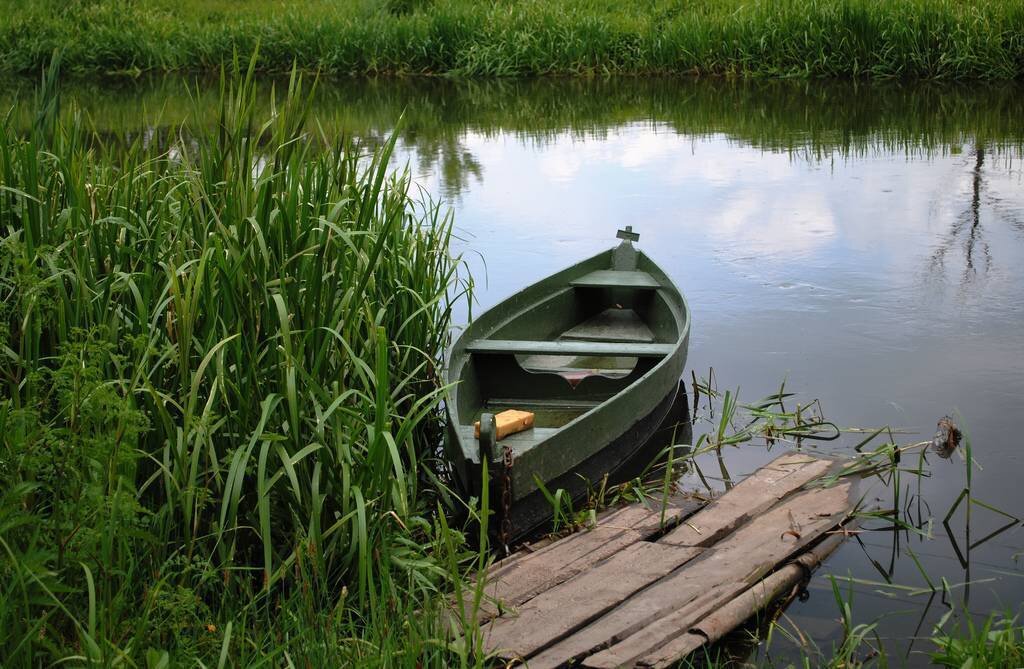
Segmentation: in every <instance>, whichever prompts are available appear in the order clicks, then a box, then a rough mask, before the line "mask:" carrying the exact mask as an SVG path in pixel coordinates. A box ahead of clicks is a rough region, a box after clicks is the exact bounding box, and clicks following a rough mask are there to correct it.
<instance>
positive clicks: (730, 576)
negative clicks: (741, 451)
mask: <svg viewBox="0 0 1024 669" xmlns="http://www.w3.org/2000/svg"><path fill="white" fill-rule="evenodd" d="M836 466H837V463H835V462H834V461H833V460H829V459H823V458H818V457H814V456H809V455H806V454H803V453H787V454H786V455H783V456H781V457H779V458H776V459H775V460H774V461H772V462H771V463H769V464H767V465H765V466H764V467H762V468H760V469H758V470H757V471H756V472H754V473H753V474H752V475H750V476H749V477H748V478H746V479H745V480H744V481H743V482H741V483H739V484H738V485H736V486H735V487H734V488H732V489H731V490H730V491H728V492H726V493H725V494H723V495H722V496H720V497H719V498H717V499H716V500H714V501H712V502H711V503H709V504H707V505H706V506H705V505H701V504H699V503H695V502H689V503H687V502H679V501H676V502H674V503H673V504H671V505H670V506H668V507H667V508H665V509H662V508H660V505H658V507H659V508H647V507H644V506H642V505H639V504H635V505H632V506H628V507H625V508H622V509H619V510H617V511H615V512H613V513H611V514H608V515H606V516H604V517H603V518H601V519H600V520H599V522H598V523H597V525H596V526H595V527H593V528H592V529H589V530H585V531H581V532H578V533H576V534H573V535H570V536H568V537H565V538H563V539H560V540H558V541H555V542H553V543H550V544H548V545H546V546H544V547H542V548H540V549H537V550H536V551H534V552H529V553H527V552H521V553H519V554H515V555H513V556H511V557H510V558H508V559H507V560H504V561H502V562H500V563H498V564H496V565H494V566H493V567H492V568H491V570H490V571H489V573H488V577H487V578H488V582H487V585H486V589H485V592H486V597H485V602H484V605H483V610H482V611H480V612H479V613H478V618H477V621H478V622H479V624H480V625H481V627H482V630H481V631H482V636H483V644H484V650H485V652H486V653H487V654H488V655H493V656H497V657H500V658H502V659H504V660H507V661H512V662H516V661H520V662H525V663H526V664H527V665H528V666H529V668H530V669H543V668H545V667H559V666H563V665H566V664H568V663H575V665H581V666H584V667H591V668H599V667H600V668H607V667H664V666H671V665H672V664H673V663H675V662H676V661H678V660H679V659H681V658H683V657H685V656H686V655H688V654H689V653H692V652H693V651H695V650H697V649H699V648H700V647H702V646H704V645H705V644H708V643H710V642H713V641H715V640H717V639H718V638H720V637H721V636H722V635H723V634H724V633H725V632H728V631H729V630H731V629H733V628H734V627H736V626H738V625H740V624H741V623H743V622H744V620H746V619H747V618H748V617H749V616H750V615H751V614H753V613H754V612H756V611H757V610H759V609H760V608H763V607H764V606H766V605H767V604H769V603H770V602H771V601H773V600H775V599H777V598H778V597H779V596H781V595H785V594H787V593H789V592H791V591H793V590H794V587H799V585H800V584H801V583H802V582H803V581H805V580H806V579H807V578H808V577H809V576H810V570H811V569H813V567H814V566H816V565H817V564H818V563H820V562H821V560H822V559H824V557H825V556H826V555H827V554H828V553H830V552H831V551H832V550H834V549H835V548H836V547H837V546H838V545H839V544H840V543H841V542H842V540H843V538H844V536H845V533H844V530H843V525H844V524H845V523H846V522H847V521H848V519H849V517H850V514H851V512H852V510H853V507H854V505H855V502H856V499H855V498H854V495H853V488H854V486H855V485H856V482H855V481H852V480H849V479H836V478H835V477H831V479H832V481H831V482H832V485H831V486H828V487H826V486H823V485H821V484H820V479H821V478H822V477H823V476H824V475H826V474H828V473H830V472H832V471H834V470H835V467H836Z"/></svg>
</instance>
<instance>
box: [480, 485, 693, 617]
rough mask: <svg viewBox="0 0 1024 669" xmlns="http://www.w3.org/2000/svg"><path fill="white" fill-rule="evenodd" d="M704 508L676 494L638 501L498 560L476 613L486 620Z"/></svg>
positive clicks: (489, 575)
mask: <svg viewBox="0 0 1024 669" xmlns="http://www.w3.org/2000/svg"><path fill="white" fill-rule="evenodd" d="M699 507H700V503H698V502H694V501H692V500H684V499H679V498H674V499H672V500H670V502H669V505H668V506H666V507H665V509H664V512H662V509H661V508H660V506H659V507H657V508H647V507H644V506H641V505H639V504H635V505H632V506H627V507H625V508H622V509H618V510H616V511H613V512H611V513H609V514H607V515H605V516H603V517H601V518H599V519H598V523H597V525H596V526H595V527H594V528H592V529H589V530H585V531H582V532H577V533H576V534H572V535H570V536H568V537H565V538H564V539H561V540H559V541H556V542H553V543H550V544H547V545H546V546H544V547H543V548H540V549H538V550H537V551H535V552H533V553H528V554H524V555H522V556H521V557H519V558H515V559H513V558H510V559H508V560H506V561H503V562H502V563H499V564H497V565H494V566H493V567H491V569H490V570H489V571H488V574H487V580H488V583H487V586H486V587H485V590H484V601H483V602H482V603H481V610H480V611H479V613H478V615H477V620H478V621H479V622H481V623H482V622H486V621H487V620H490V619H491V618H493V617H494V616H496V615H498V614H499V613H500V610H501V609H507V608H510V607H515V606H518V605H519V604H522V603H523V602H525V601H527V600H528V599H530V598H531V597H533V596H535V595H537V594H539V593H541V592H544V591H545V590H550V589H551V588H553V587H555V586H556V585H558V584H560V583H563V582H565V581H567V580H569V579H570V578H572V577H573V576H576V575H577V574H579V573H582V572H583V571H585V570H587V569H589V568H590V567H592V566H593V565H595V564H597V563H598V562H601V561H602V560H605V559H607V558H609V557H611V556H612V555H615V554H616V553H618V552H619V551H621V550H623V549H625V548H626V547H627V546H630V545H631V544H635V543H637V542H638V541H643V540H645V539H648V538H650V537H651V536H653V535H655V534H657V533H658V532H660V531H662V530H663V529H664V528H671V527H674V526H675V525H676V524H677V523H678V522H679V521H680V519H682V518H685V517H686V516H688V515H689V514H690V513H692V512H693V511H696V510H697V509H698V508H699Z"/></svg>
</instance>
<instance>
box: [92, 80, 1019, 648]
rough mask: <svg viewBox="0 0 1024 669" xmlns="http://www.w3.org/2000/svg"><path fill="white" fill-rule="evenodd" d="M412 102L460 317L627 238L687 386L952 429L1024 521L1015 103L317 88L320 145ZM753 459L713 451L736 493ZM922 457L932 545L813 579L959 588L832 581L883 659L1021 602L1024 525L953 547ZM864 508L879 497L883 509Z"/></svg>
mask: <svg viewBox="0 0 1024 669" xmlns="http://www.w3.org/2000/svg"><path fill="white" fill-rule="evenodd" d="M78 95H79V97H80V99H81V100H82V103H83V104H84V105H85V106H86V107H87V108H88V109H89V110H90V112H91V113H92V114H93V116H94V118H95V119H96V120H97V122H98V123H99V124H100V125H101V126H104V125H105V126H106V127H109V129H110V132H111V133H113V134H117V133H119V132H124V131H125V130H132V129H138V128H140V127H145V126H147V125H153V124H159V123H160V122H161V121H162V120H167V119H170V120H174V118H175V115H176V114H180V113H182V112H181V110H180V109H179V108H178V106H180V105H182V104H183V103H182V98H183V96H182V95H181V89H180V84H179V83H176V82H157V83H156V84H151V85H146V86H142V87H130V88H120V89H117V90H112V91H103V95H97V90H96V89H89V90H84V89H83V90H82V91H80V92H79V93H78ZM101 100H102V101H101ZM403 110H405V117H404V119H403V122H402V125H401V129H400V133H401V137H402V141H401V143H400V151H399V156H398V162H400V163H402V162H408V164H409V165H410V169H411V170H412V172H413V174H414V176H415V178H416V179H417V181H418V182H419V183H420V184H421V185H422V187H423V188H424V189H425V192H426V193H429V194H430V195H432V196H434V197H444V198H445V200H446V201H447V202H449V203H450V205H451V206H452V207H453V209H454V213H455V217H456V222H457V227H458V231H459V235H460V238H461V239H460V241H459V250H461V251H463V252H465V253H466V257H467V259H468V262H469V264H470V266H471V268H472V269H473V272H474V275H475V276H476V278H477V286H476V296H477V300H478V304H477V307H476V308H486V307H489V306H491V305H492V304H494V303H495V302H497V301H498V300H500V299H501V298H503V297H504V296H506V295H508V294H509V293H511V292H513V291H515V290H516V289H518V288H519V287H521V286H524V285H526V284H528V283H531V282H533V281H535V280H537V279H540V278H541V277H543V276H545V275H547V274H549V273H551V272H553V271H555V270H557V269H560V268H562V267H564V266H566V265H568V264H571V263H573V262H575V261H576V260H578V259H580V258H582V257H584V256H588V255H590V254H592V253H595V252H597V251H600V250H602V249H604V248H607V247H608V246H609V245H610V244H611V243H612V242H613V241H614V239H613V236H614V232H615V229H616V228H618V227H621V226H623V225H626V224H630V225H632V226H633V228H634V230H637V231H639V233H640V246H641V247H642V248H643V249H644V250H645V251H646V252H647V253H648V254H649V255H651V256H652V257H653V258H654V259H655V260H657V261H658V262H659V263H660V264H661V265H662V267H664V268H665V269H666V271H668V272H669V273H670V274H671V275H672V276H673V277H674V279H675V280H676V282H677V283H678V285H679V286H680V287H681V288H682V290H683V291H684V293H685V294H686V296H687V298H688V300H689V303H690V307H691V309H692V312H693V329H692V333H693V334H692V339H691V344H690V357H689V363H688V371H687V375H688V376H689V369H690V368H692V369H695V370H696V371H697V374H698V375H699V376H707V374H708V370H709V368H712V367H713V368H714V373H715V377H716V379H717V383H718V387H719V389H720V390H725V389H727V388H728V389H736V388H739V389H740V396H741V399H746V400H748V401H752V400H755V399H758V398H760V397H762V396H764V395H767V394H769V393H771V392H774V391H775V390H776V389H777V388H778V386H779V383H780V382H781V381H782V380H783V379H786V380H787V386H788V388H790V389H792V390H795V391H799V393H800V395H799V397H798V398H797V400H798V401H801V402H804V403H806V402H809V401H811V400H812V399H815V398H817V399H820V401H821V403H822V405H823V407H824V409H825V413H826V416H827V417H828V418H830V419H831V420H834V421H835V422H836V423H838V424H840V425H842V426H863V427H867V426H882V425H889V426H893V427H894V428H899V429H900V430H904V431H907V432H908V433H907V434H900V435H898V438H899V439H900V440H901V441H905V442H906V443H911V442H914V441H919V440H922V439H928V438H930V437H931V434H932V433H933V432H934V429H935V424H936V421H937V420H938V419H939V418H940V417H941V416H943V415H945V414H953V413H954V412H959V414H960V415H961V416H962V426H963V427H965V428H966V429H967V430H968V431H969V434H970V437H971V440H972V443H973V447H974V454H975V458H976V459H977V461H978V464H979V469H978V470H976V471H975V473H974V490H975V494H976V496H977V497H978V498H979V499H981V500H983V501H985V502H987V503H989V504H992V505H995V506H998V507H999V508H1001V509H1003V510H1005V511H1007V512H1009V513H1011V514H1017V515H1022V514H1024V504H1022V501H1024V493H1022V490H1024V480H1022V478H1024V477H1022V474H1024V440H1022V439H1021V432H1022V430H1021V422H1022V419H1024V411H1022V409H1024V399H1022V398H1024V170H1022V164H1021V159H1022V158H1024V151H1022V146H1024V121H1022V119H1024V89H1022V88H1021V87H1019V86H1017V87H1014V86H1009V87H1001V88H977V87H974V88H954V87H901V86H896V85H892V86H883V87H878V86H873V87H868V86H864V85H860V86H857V85H854V84H807V83H800V84H784V83H757V84H736V83H728V82H699V81H697V82H694V81H679V80H667V81H635V80H620V81H609V82H602V81H593V82H574V81H562V82H558V81H555V82H550V81H549V82H526V83H502V82H498V83H494V84H468V83H451V82H448V83H430V82H428V83H423V82H402V81H386V82H360V83H351V82H347V83H346V82H342V83H334V84H328V85H326V86H323V87H322V89H321V91H320V94H319V96H318V98H317V115H318V116H319V117H320V118H321V120H322V122H323V123H324V127H325V129H326V131H327V132H328V133H342V132H345V133H349V134H352V135H355V136H357V137H359V138H362V139H366V140H369V141H379V140H380V138H381V137H383V136H386V135H387V134H388V133H390V132H391V131H392V130H393V129H394V128H395V125H396V122H397V120H398V117H399V115H400V114H401V113H402V111H403ZM463 316H464V315H463ZM858 440H859V438H857V437H848V438H846V439H845V441H842V442H838V443H839V445H836V444H832V445H830V446H829V449H830V450H839V451H840V452H843V451H845V452H849V450H850V448H851V445H852V444H853V443H855V442H856V441H858ZM770 457H772V456H770V455H768V454H766V453H765V452H764V450H763V448H759V447H756V446H752V445H748V446H746V447H743V448H741V449H733V450H731V451H727V452H726V461H727V464H728V466H729V468H730V471H731V473H732V474H733V475H742V474H744V473H746V472H749V471H750V470H752V469H753V468H755V467H756V466H758V465H759V464H761V463H763V462H764V461H766V460H767V459H769V458H770ZM929 461H930V466H929V469H930V471H931V474H932V475H931V477H929V478H927V479H925V480H924V481H923V482H922V484H921V496H920V497H919V498H918V497H916V495H917V482H916V481H910V479H909V478H907V479H905V482H908V481H909V483H910V487H909V489H907V490H905V491H903V494H904V498H903V501H902V502H901V506H904V505H906V506H907V509H910V510H911V511H912V513H913V515H914V516H915V517H916V515H917V513H918V511H917V509H918V507H919V506H920V509H921V511H920V513H921V515H922V516H923V518H924V519H927V518H929V517H932V516H934V517H935V518H936V521H935V522H934V523H933V524H932V525H931V527H930V530H927V531H929V532H930V535H931V536H930V538H923V537H920V536H916V535H912V534H907V533H900V534H897V533H892V532H874V533H869V534H865V535H862V536H861V537H860V540H859V541H849V542H847V543H846V544H845V546H844V547H843V548H842V549H840V551H839V552H838V553H836V554H835V555H833V557H832V558H831V559H830V560H829V561H828V563H827V565H826V567H825V569H824V570H823V571H822V572H821V574H827V573H832V574H835V575H837V576H843V577H847V576H849V577H853V578H854V579H860V580H861V581H872V582H879V583H884V582H885V581H887V580H891V581H892V582H893V583H897V584H900V585H910V586H919V585H921V586H923V585H924V584H925V580H924V577H923V576H922V574H921V573H920V571H919V570H918V568H917V567H916V566H915V564H914V562H913V560H912V559H911V558H910V555H909V554H908V552H907V551H908V549H910V550H912V551H913V553H914V555H916V556H917V558H918V559H919V560H920V562H921V565H922V567H923V568H924V570H925V571H927V573H928V577H929V578H930V579H931V580H932V581H933V582H934V583H940V579H946V580H947V581H948V583H949V584H950V586H951V587H952V590H951V592H950V594H949V595H948V596H943V595H942V593H939V595H936V596H935V597H931V598H929V595H928V594H924V595H920V594H918V595H914V594H912V593H910V592H909V591H907V590H901V589H897V588H887V587H882V586H876V585H870V584H867V583H864V582H856V583H854V584H853V585H852V586H849V587H850V588H851V591H852V595H853V610H854V615H855V622H872V621H875V620H880V623H879V626H878V629H877V631H878V634H879V635H880V637H882V639H883V640H884V641H885V642H886V644H887V648H888V650H889V652H890V653H891V658H890V660H891V662H892V663H893V664H896V665H899V664H901V663H907V664H912V665H917V664H925V663H926V660H927V656H926V655H924V654H923V651H926V650H929V649H931V645H930V644H929V643H928V642H927V641H926V640H920V641H917V642H915V643H911V642H908V641H907V639H911V638H913V637H914V636H924V635H927V634H929V633H930V631H931V626H932V625H933V624H934V622H935V621H937V620H938V619H939V618H940V617H941V616H942V615H943V614H944V613H945V612H946V611H948V610H949V607H948V605H950V604H951V605H953V606H954V607H956V608H957V610H962V609H963V608H966V609H967V610H970V611H972V612H974V613H976V614H984V613H987V612H988V611H990V610H992V609H1000V610H1008V611H1017V610H1018V607H1019V606H1020V602H1021V600H1022V599H1024V529H1022V527H1021V525H1020V524H1019V523H1016V524H1011V525H1010V526H1009V527H1006V528H1005V529H1004V531H1003V532H1001V533H999V534H996V535H995V536H993V537H991V538H987V539H986V535H989V534H990V533H992V532H993V531H996V530H998V529H1000V528H1003V527H1004V526H1006V519H1005V518H1003V517H1000V516H998V515H996V514H994V513H992V512H989V511H987V510H986V509H984V508H980V507H976V508H975V509H974V511H973V512H972V520H971V526H970V528H969V535H968V533H967V528H966V526H965V519H964V515H963V509H962V508H961V510H960V511H958V512H957V514H956V515H955V516H954V517H953V519H952V520H951V521H950V523H949V529H948V530H947V528H945V527H944V526H943V524H942V523H941V519H942V517H943V516H944V515H945V513H946V510H947V509H948V508H949V507H950V505H951V504H952V502H953V501H954V500H955V498H956V496H957V495H958V494H959V493H960V491H961V490H962V488H963V487H964V485H965V468H964V462H963V459H962V458H960V457H959V456H954V457H953V458H952V459H951V460H941V459H939V458H937V457H935V456H934V455H933V456H931V457H930V458H929ZM716 469H717V466H716ZM684 483H685V484H688V485H696V481H695V480H694V481H689V480H687V481H684ZM876 496H878V497H880V498H882V504H883V506H884V505H885V504H889V505H891V492H890V491H885V490H876ZM983 539H984V540H983ZM980 540H983V541H980ZM972 542H973V543H974V545H973V546H972V545H971V544H972ZM845 587H847V586H845V585H844V588H845ZM837 618H838V611H837V608H836V604H835V601H834V600H833V598H832V593H831V586H830V584H829V581H828V579H827V578H825V577H824V576H822V575H819V576H818V577H816V578H815V580H814V582H813V584H812V587H811V596H810V598H809V600H808V601H806V602H802V603H795V604H794V605H792V606H791V607H790V608H789V609H788V610H787V612H786V616H785V617H784V618H783V619H782V624H783V626H784V627H785V628H786V629H788V630H791V631H792V630H794V629H799V630H800V632H801V633H802V634H803V635H806V636H807V637H808V638H809V639H811V640H812V641H813V642H814V643H815V644H817V645H818V646H820V647H821V648H823V649H825V650H826V651H827V650H828V649H829V648H830V647H831V645H832V644H833V643H838V642H839V640H840V639H841V627H840V626H839V624H838V622H837ZM794 648H795V647H794V646H793V644H791V643H789V642H787V641H786V640H785V639H784V638H783V637H782V635H779V634H776V635H775V641H774V642H773V643H772V645H771V647H770V648H766V647H765V646H764V645H762V646H761V647H760V648H758V649H755V650H754V651H753V652H756V653H758V654H759V657H760V658H762V659H765V658H769V659H771V660H773V661H776V662H781V663H783V664H784V663H785V662H787V661H789V660H792V659H794V658H796V657H798V651H796V650H794ZM904 658H905V659H904Z"/></svg>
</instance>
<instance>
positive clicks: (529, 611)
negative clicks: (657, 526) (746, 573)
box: [484, 542, 701, 666]
mask: <svg viewBox="0 0 1024 669" xmlns="http://www.w3.org/2000/svg"><path fill="white" fill-rule="evenodd" d="M700 550H701V549H699V548H686V549H681V548H678V547H674V546H660V545H658V544H656V543H649V542H638V543H634V544H632V545H630V546H627V547H626V548H625V549H623V550H621V551H619V552H618V553H616V554H615V555H614V556H612V557H611V558H609V559H608V560H605V561H604V562H602V563H600V564H598V565H597V566H595V567H594V568H592V569H589V570H587V571H585V572H583V573H582V574H579V575H578V576H576V577H574V578H571V579H569V580H568V581H566V582H564V583H562V584H560V585H557V586H555V587H554V588H552V589H550V590H547V591H545V592H543V593H541V594H539V595H537V596H536V597H534V598H533V599H531V600H530V601H529V602H527V603H525V604H524V605H523V606H522V607H520V608H519V610H518V611H517V612H516V613H514V614H510V615H504V616H501V617H499V618H496V619H495V620H493V621H492V622H491V623H490V625H489V626H488V627H487V628H486V629H485V632H484V643H485V644H486V647H487V648H488V651H489V652H491V653H498V654H499V655H501V656H503V657H508V658H524V657H528V656H529V655H530V654H532V653H534V652H536V651H538V650H540V649H542V648H544V647H545V646H547V645H549V644H551V643H552V642H554V641H557V640H558V639H560V638H562V637H563V636H565V635H566V634H569V633H570V632H572V631H573V630H575V629H577V628H578V627H580V626H581V625H585V624H586V623H588V622H590V621H591V620H593V619H594V618H596V617H598V616H600V615H601V614H603V613H604V612H606V611H608V610H609V609H610V608H612V607H614V606H616V605H617V604H619V602H621V601H622V600H624V599H626V598H627V597H629V596H630V595H631V594H633V593H635V592H637V591H638V590H640V589H642V588H643V587H645V586H647V585H650V584H651V583H654V582H655V581H657V580H658V579H660V578H662V577H663V576H665V575H667V574H669V573H671V572H672V571H673V570H675V569H676V568H677V567H679V566H680V565H682V564H683V563H685V562H687V561H689V560H690V559H692V558H693V557H695V556H696V555H697V554H699V553H700ZM530 666H533V662H532V661H531V662H530Z"/></svg>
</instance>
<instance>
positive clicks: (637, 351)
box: [466, 339, 676, 358]
mask: <svg viewBox="0 0 1024 669" xmlns="http://www.w3.org/2000/svg"><path fill="white" fill-rule="evenodd" d="M675 349H676V347H675V345H673V344H633V343H629V342H602V341H579V340H570V339H563V340H560V341H525V340H521V339H477V340H476V341H473V342H470V343H469V344H467V345H466V351H468V352H469V353H483V354H512V355H586V356H597V357H600V356H626V357H631V358H662V357H664V356H666V355H671V354H672V352H673V351H675Z"/></svg>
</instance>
